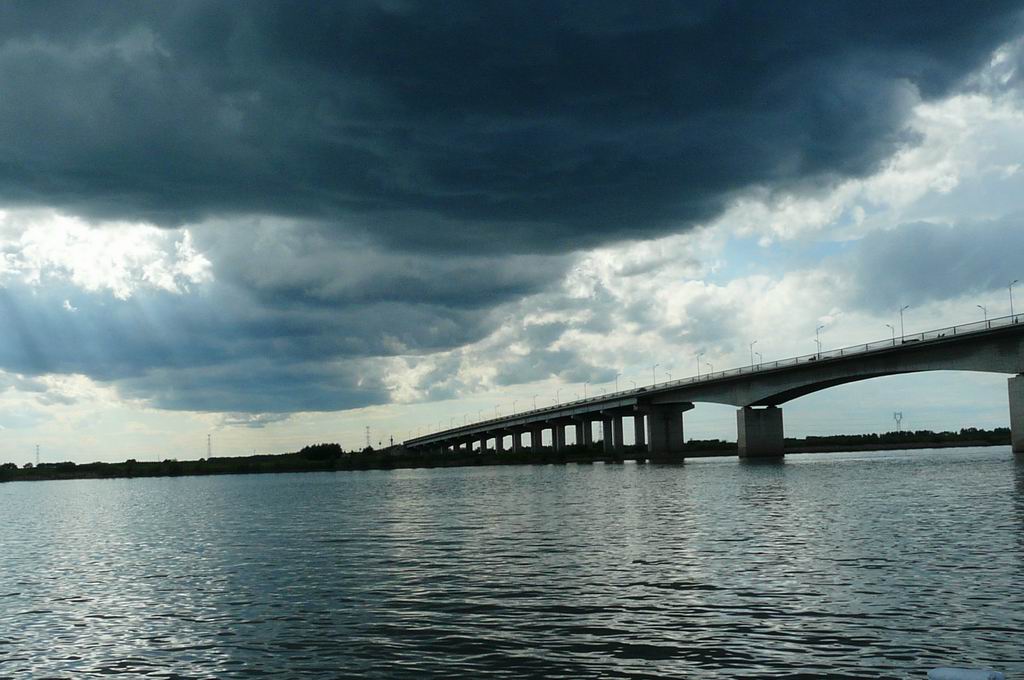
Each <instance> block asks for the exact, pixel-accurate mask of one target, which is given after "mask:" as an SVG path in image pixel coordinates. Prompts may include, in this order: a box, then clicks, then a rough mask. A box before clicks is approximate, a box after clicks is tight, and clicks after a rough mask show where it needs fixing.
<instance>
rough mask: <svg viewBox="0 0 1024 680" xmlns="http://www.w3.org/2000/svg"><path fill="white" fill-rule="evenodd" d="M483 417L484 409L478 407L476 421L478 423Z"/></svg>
mask: <svg viewBox="0 0 1024 680" xmlns="http://www.w3.org/2000/svg"><path fill="white" fill-rule="evenodd" d="M483 419H484V410H483V409H480V410H479V411H477V412H476V422H478V423H479V422H480V421H482V420H483Z"/></svg>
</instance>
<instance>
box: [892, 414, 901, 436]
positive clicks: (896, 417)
mask: <svg viewBox="0 0 1024 680" xmlns="http://www.w3.org/2000/svg"><path fill="white" fill-rule="evenodd" d="M892 419H893V420H895V421H896V434H899V433H900V432H902V431H903V426H902V425H903V411H896V412H895V413H893V414H892Z"/></svg>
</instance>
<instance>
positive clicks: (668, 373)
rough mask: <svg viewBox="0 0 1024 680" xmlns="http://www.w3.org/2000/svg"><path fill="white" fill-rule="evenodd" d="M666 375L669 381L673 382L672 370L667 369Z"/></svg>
mask: <svg viewBox="0 0 1024 680" xmlns="http://www.w3.org/2000/svg"><path fill="white" fill-rule="evenodd" d="M665 375H667V376H668V381H669V382H672V371H665Z"/></svg>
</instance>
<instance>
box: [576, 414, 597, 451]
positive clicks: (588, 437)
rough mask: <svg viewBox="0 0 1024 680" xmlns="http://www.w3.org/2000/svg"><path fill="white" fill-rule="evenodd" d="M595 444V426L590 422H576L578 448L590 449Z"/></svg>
mask: <svg viewBox="0 0 1024 680" xmlns="http://www.w3.org/2000/svg"><path fill="white" fill-rule="evenodd" d="M593 444H594V424H593V423H592V422H590V421H589V420H578V421H576V446H580V447H582V448H584V449H589V448H590V447H591V446H593Z"/></svg>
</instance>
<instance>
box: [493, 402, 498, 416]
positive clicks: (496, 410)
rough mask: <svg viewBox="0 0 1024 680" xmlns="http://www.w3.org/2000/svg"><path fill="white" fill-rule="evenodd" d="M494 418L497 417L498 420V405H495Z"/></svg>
mask: <svg viewBox="0 0 1024 680" xmlns="http://www.w3.org/2000/svg"><path fill="white" fill-rule="evenodd" d="M494 417H495V418H497V417H498V404H495V405H494Z"/></svg>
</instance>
